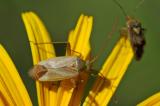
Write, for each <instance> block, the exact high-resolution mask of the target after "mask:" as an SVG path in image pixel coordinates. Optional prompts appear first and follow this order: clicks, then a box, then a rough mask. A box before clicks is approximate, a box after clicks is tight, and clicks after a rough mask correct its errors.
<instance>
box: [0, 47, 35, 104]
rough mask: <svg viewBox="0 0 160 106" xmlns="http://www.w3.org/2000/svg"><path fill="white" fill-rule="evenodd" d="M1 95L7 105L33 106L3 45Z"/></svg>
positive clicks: (0, 63) (0, 52) (1, 48)
mask: <svg viewBox="0 0 160 106" xmlns="http://www.w3.org/2000/svg"><path fill="white" fill-rule="evenodd" d="M0 95H1V97H2V98H1V101H2V102H3V103H4V104H6V105H17V106H32V103H31V100H30V97H29V95H28V92H27V90H26V88H25V86H24V84H23V81H22V79H21V77H20V76H19V73H18V71H17V69H16V67H15V65H14V64H13V62H12V60H11V59H10V57H9V55H8V53H7V52H6V51H5V49H4V48H3V47H2V45H0ZM2 102H1V103H2Z"/></svg>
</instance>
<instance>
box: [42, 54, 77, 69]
mask: <svg viewBox="0 0 160 106" xmlns="http://www.w3.org/2000/svg"><path fill="white" fill-rule="evenodd" d="M76 61H77V57H75V56H61V57H55V58H51V59H48V60H44V61H41V62H40V63H39V65H43V66H45V67H46V68H62V67H68V66H71V65H72V64H74V63H75V62H76Z"/></svg>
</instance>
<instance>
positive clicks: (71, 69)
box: [29, 56, 90, 81]
mask: <svg viewBox="0 0 160 106" xmlns="http://www.w3.org/2000/svg"><path fill="white" fill-rule="evenodd" d="M89 66H90V65H89V62H88V61H84V60H82V59H80V58H79V57H77V56H60V57H54V58H50V59H48V60H44V61H41V62H39V63H38V64H37V65H35V66H34V67H33V68H32V69H31V70H30V71H29V75H30V76H31V77H32V78H33V79H35V80H39V81H60V80H65V79H70V78H72V77H76V76H78V75H79V71H81V70H83V69H87V70H89Z"/></svg>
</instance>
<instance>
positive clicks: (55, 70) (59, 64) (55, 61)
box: [28, 23, 116, 81]
mask: <svg viewBox="0 0 160 106" xmlns="http://www.w3.org/2000/svg"><path fill="white" fill-rule="evenodd" d="M115 24H116V23H115ZM114 29H115V26H113V28H112V33H109V36H110V35H112V34H113V32H114ZM107 40H108V39H107ZM30 43H33V44H35V46H37V47H38V45H40V44H52V43H56V42H42V43H35V42H33V41H30ZM59 43H62V42H59ZM65 43H66V44H67V47H69V49H70V44H69V43H68V42H65ZM105 44H106V41H105V42H103V45H102V47H101V48H100V50H99V53H98V54H97V55H96V56H95V57H94V58H92V59H89V60H85V61H84V60H82V59H81V58H80V57H78V56H59V57H54V58H50V59H47V60H43V61H40V62H39V63H38V64H37V65H35V66H33V68H32V69H31V70H30V71H29V72H28V73H29V76H30V77H32V78H33V79H35V80H39V81H61V80H65V79H71V78H73V77H76V76H78V75H79V72H80V71H83V70H85V71H90V69H91V65H92V63H94V62H95V61H96V60H97V59H98V57H99V56H100V55H101V54H102V53H103V52H104V50H105V48H106V45H105ZM39 49H40V48H39ZM71 51H73V52H75V53H78V52H76V51H74V50H71ZM71 51H70V52H69V54H70V53H71ZM78 54H80V53H78ZM80 55H81V54H80Z"/></svg>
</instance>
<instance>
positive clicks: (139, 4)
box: [134, 0, 145, 12]
mask: <svg viewBox="0 0 160 106" xmlns="http://www.w3.org/2000/svg"><path fill="white" fill-rule="evenodd" d="M144 1H145V0H141V1H140V2H139V3H138V4H137V6H136V7H135V9H134V12H135V11H136V10H137V9H138V8H139V7H140V6H141V5H142V4H143V3H144Z"/></svg>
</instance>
